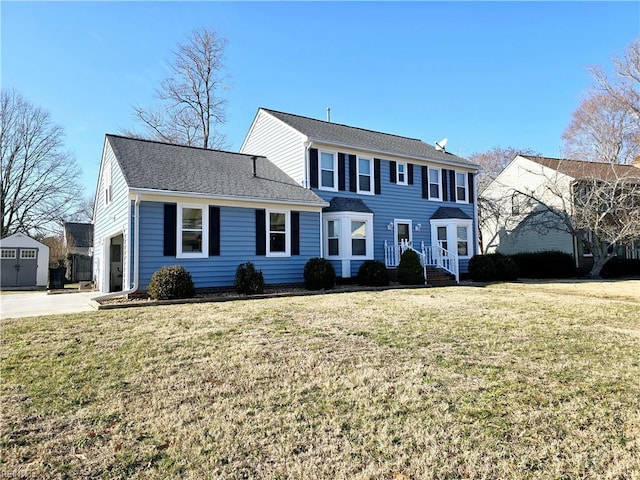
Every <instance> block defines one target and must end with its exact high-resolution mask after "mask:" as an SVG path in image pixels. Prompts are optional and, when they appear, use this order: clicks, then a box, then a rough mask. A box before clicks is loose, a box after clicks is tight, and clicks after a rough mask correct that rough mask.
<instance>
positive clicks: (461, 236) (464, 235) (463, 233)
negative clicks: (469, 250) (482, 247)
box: [458, 227, 467, 240]
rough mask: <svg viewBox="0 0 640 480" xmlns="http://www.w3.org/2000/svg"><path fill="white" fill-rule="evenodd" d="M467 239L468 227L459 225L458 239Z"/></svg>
mask: <svg viewBox="0 0 640 480" xmlns="http://www.w3.org/2000/svg"><path fill="white" fill-rule="evenodd" d="M466 239H467V227H458V240H466Z"/></svg>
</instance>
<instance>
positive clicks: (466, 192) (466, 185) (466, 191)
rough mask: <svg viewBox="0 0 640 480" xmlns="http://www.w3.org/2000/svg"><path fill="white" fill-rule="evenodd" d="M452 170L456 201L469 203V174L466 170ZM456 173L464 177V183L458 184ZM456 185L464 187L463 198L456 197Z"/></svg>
mask: <svg viewBox="0 0 640 480" xmlns="http://www.w3.org/2000/svg"><path fill="white" fill-rule="evenodd" d="M454 172H455V173H454V178H455V192H456V203H469V175H467V172H459V171H458V170H454ZM458 175H462V176H463V177H464V185H459V184H458ZM458 187H464V197H465V198H464V200H460V199H459V198H458Z"/></svg>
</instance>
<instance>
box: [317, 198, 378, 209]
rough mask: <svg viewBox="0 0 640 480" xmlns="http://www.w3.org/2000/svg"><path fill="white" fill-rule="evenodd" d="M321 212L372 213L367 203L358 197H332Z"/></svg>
mask: <svg viewBox="0 0 640 480" xmlns="http://www.w3.org/2000/svg"><path fill="white" fill-rule="evenodd" d="M322 211H323V212H325V213H326V212H360V213H373V210H371V209H370V208H369V207H367V204H366V203H364V202H363V201H362V200H361V199H359V198H347V197H333V198H332V199H331V201H330V202H329V206H328V207H325V208H323V209H322Z"/></svg>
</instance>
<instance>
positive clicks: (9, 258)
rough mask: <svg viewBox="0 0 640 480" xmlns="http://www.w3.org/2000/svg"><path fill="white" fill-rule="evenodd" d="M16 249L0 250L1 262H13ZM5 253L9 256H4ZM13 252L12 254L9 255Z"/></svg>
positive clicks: (15, 256)
mask: <svg viewBox="0 0 640 480" xmlns="http://www.w3.org/2000/svg"><path fill="white" fill-rule="evenodd" d="M17 251H18V249H17V248H5V247H3V248H2V249H0V259H2V260H15V259H16V258H17ZM5 252H6V253H8V254H9V256H5ZM9 252H13V253H9Z"/></svg>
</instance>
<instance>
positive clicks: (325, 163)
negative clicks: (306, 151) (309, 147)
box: [320, 152, 333, 170]
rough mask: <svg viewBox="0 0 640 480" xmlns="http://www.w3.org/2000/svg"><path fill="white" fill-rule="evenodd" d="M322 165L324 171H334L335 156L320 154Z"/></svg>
mask: <svg viewBox="0 0 640 480" xmlns="http://www.w3.org/2000/svg"><path fill="white" fill-rule="evenodd" d="M320 165H321V168H322V169H323V170H333V155H332V154H331V153H324V152H322V153H321V154H320Z"/></svg>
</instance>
